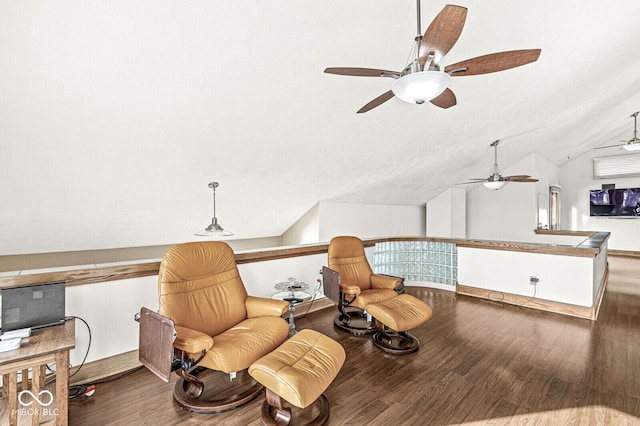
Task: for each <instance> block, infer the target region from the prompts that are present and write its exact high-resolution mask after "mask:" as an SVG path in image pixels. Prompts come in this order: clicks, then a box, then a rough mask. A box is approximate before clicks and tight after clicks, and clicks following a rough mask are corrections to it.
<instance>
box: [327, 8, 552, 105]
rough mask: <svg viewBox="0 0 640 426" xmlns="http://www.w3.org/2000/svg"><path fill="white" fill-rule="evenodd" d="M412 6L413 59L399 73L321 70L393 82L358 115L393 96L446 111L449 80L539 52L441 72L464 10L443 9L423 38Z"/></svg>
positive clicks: (511, 64) (450, 99) (483, 59)
mask: <svg viewBox="0 0 640 426" xmlns="http://www.w3.org/2000/svg"><path fill="white" fill-rule="evenodd" d="M416 5H417V12H418V13H417V15H418V19H417V22H418V25H417V27H418V33H417V34H418V35H417V36H416V37H415V43H414V47H413V50H412V52H411V56H410V58H413V59H412V60H411V62H409V64H408V65H407V66H406V67H405V68H404V69H403V70H402V71H399V72H398V71H387V70H381V69H375V68H349V67H342V68H327V69H325V70H324V72H325V73H328V74H338V75H351V76H359V77H391V78H393V79H395V81H394V82H393V84H392V85H391V90H389V91H388V92H385V93H383V94H382V95H380V96H378V97H377V98H375V99H374V100H372V101H371V102H369V103H368V104H366V105H365V106H363V107H362V108H360V109H359V110H358V113H363V112H367V111H370V110H372V109H373V108H375V107H377V106H379V105H381V104H383V103H384V102H386V101H388V100H389V99H391V98H393V97H394V96H397V97H398V98H400V99H401V100H403V101H405V102H409V103H416V104H422V103H425V102H427V101H429V102H431V103H432V104H433V105H436V106H438V107H440V108H449V107H452V106H454V105H455V104H456V96H455V95H454V93H453V92H452V91H451V89H449V88H448V87H447V86H448V85H449V82H450V80H451V77H452V76H453V77H458V76H464V75H477V74H487V73H492V72H497V71H503V70H506V69H509V68H515V67H519V66H521V65H525V64H528V63H531V62H535V61H536V60H537V59H538V57H539V56H540V49H527V50H512V51H506V52H498V53H491V54H488V55H483V56H478V57H475V58H472V59H467V60H465V61H461V62H457V63H455V64H452V65H448V66H446V67H444V71H441V67H440V61H441V60H442V58H443V57H444V56H445V55H446V54H447V53H448V52H449V50H451V48H452V47H453V45H454V44H455V43H456V41H458V37H460V33H461V32H462V28H463V27H464V23H465V20H466V18H467V8H466V7H462V6H455V5H450V4H449V5H446V6H445V7H444V9H442V11H441V12H440V13H439V14H438V15H437V16H436V17H435V19H434V20H433V21H432V22H431V25H429V28H427V30H426V31H425V33H424V36H423V35H422V31H421V29H420V0H416Z"/></svg>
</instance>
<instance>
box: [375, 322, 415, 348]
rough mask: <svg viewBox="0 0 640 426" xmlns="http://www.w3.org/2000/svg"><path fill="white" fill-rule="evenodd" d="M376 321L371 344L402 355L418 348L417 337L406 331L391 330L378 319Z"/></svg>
mask: <svg viewBox="0 0 640 426" xmlns="http://www.w3.org/2000/svg"><path fill="white" fill-rule="evenodd" d="M375 323H376V330H377V331H376V333H375V334H374V335H373V336H372V340H373V344H374V345H376V346H377V347H379V348H380V349H382V350H383V351H385V352H388V353H390V354H394V355H404V354H410V353H413V352H416V351H417V350H418V349H420V342H419V341H418V339H417V338H416V337H414V336H412V335H411V334H409V333H408V332H406V331H393V330H391V329H389V327H387V326H385V325H384V324H382V323H381V322H379V321H375Z"/></svg>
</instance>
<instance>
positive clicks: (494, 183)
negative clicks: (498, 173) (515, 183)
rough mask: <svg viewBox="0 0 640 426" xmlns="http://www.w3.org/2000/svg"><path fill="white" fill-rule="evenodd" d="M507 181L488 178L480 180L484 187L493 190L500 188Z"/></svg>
mask: <svg viewBox="0 0 640 426" xmlns="http://www.w3.org/2000/svg"><path fill="white" fill-rule="evenodd" d="M507 183H508V182H507V181H506V180H488V181H485V182H482V185H483V186H484V187H485V188H488V189H493V190H494V191H497V190H498V189H500V188H504V186H505V185H506V184H507Z"/></svg>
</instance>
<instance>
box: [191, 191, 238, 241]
mask: <svg viewBox="0 0 640 426" xmlns="http://www.w3.org/2000/svg"><path fill="white" fill-rule="evenodd" d="M218 186H220V184H219V183H218V182H211V183H210V184H209V188H212V189H213V218H211V224H210V225H209V226H207V227H206V228H205V229H204V230H202V231H199V232H196V234H195V235H197V236H199V237H228V236H230V235H233V233H232V232H229V231H225V230H224V228H223V227H222V226H220V224H219V223H218V218H217V217H216V188H217V187H218Z"/></svg>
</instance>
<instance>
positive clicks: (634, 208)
mask: <svg viewBox="0 0 640 426" xmlns="http://www.w3.org/2000/svg"><path fill="white" fill-rule="evenodd" d="M589 203H590V208H589V214H590V216H613V217H615V216H618V217H640V188H628V189H592V190H590V191H589Z"/></svg>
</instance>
